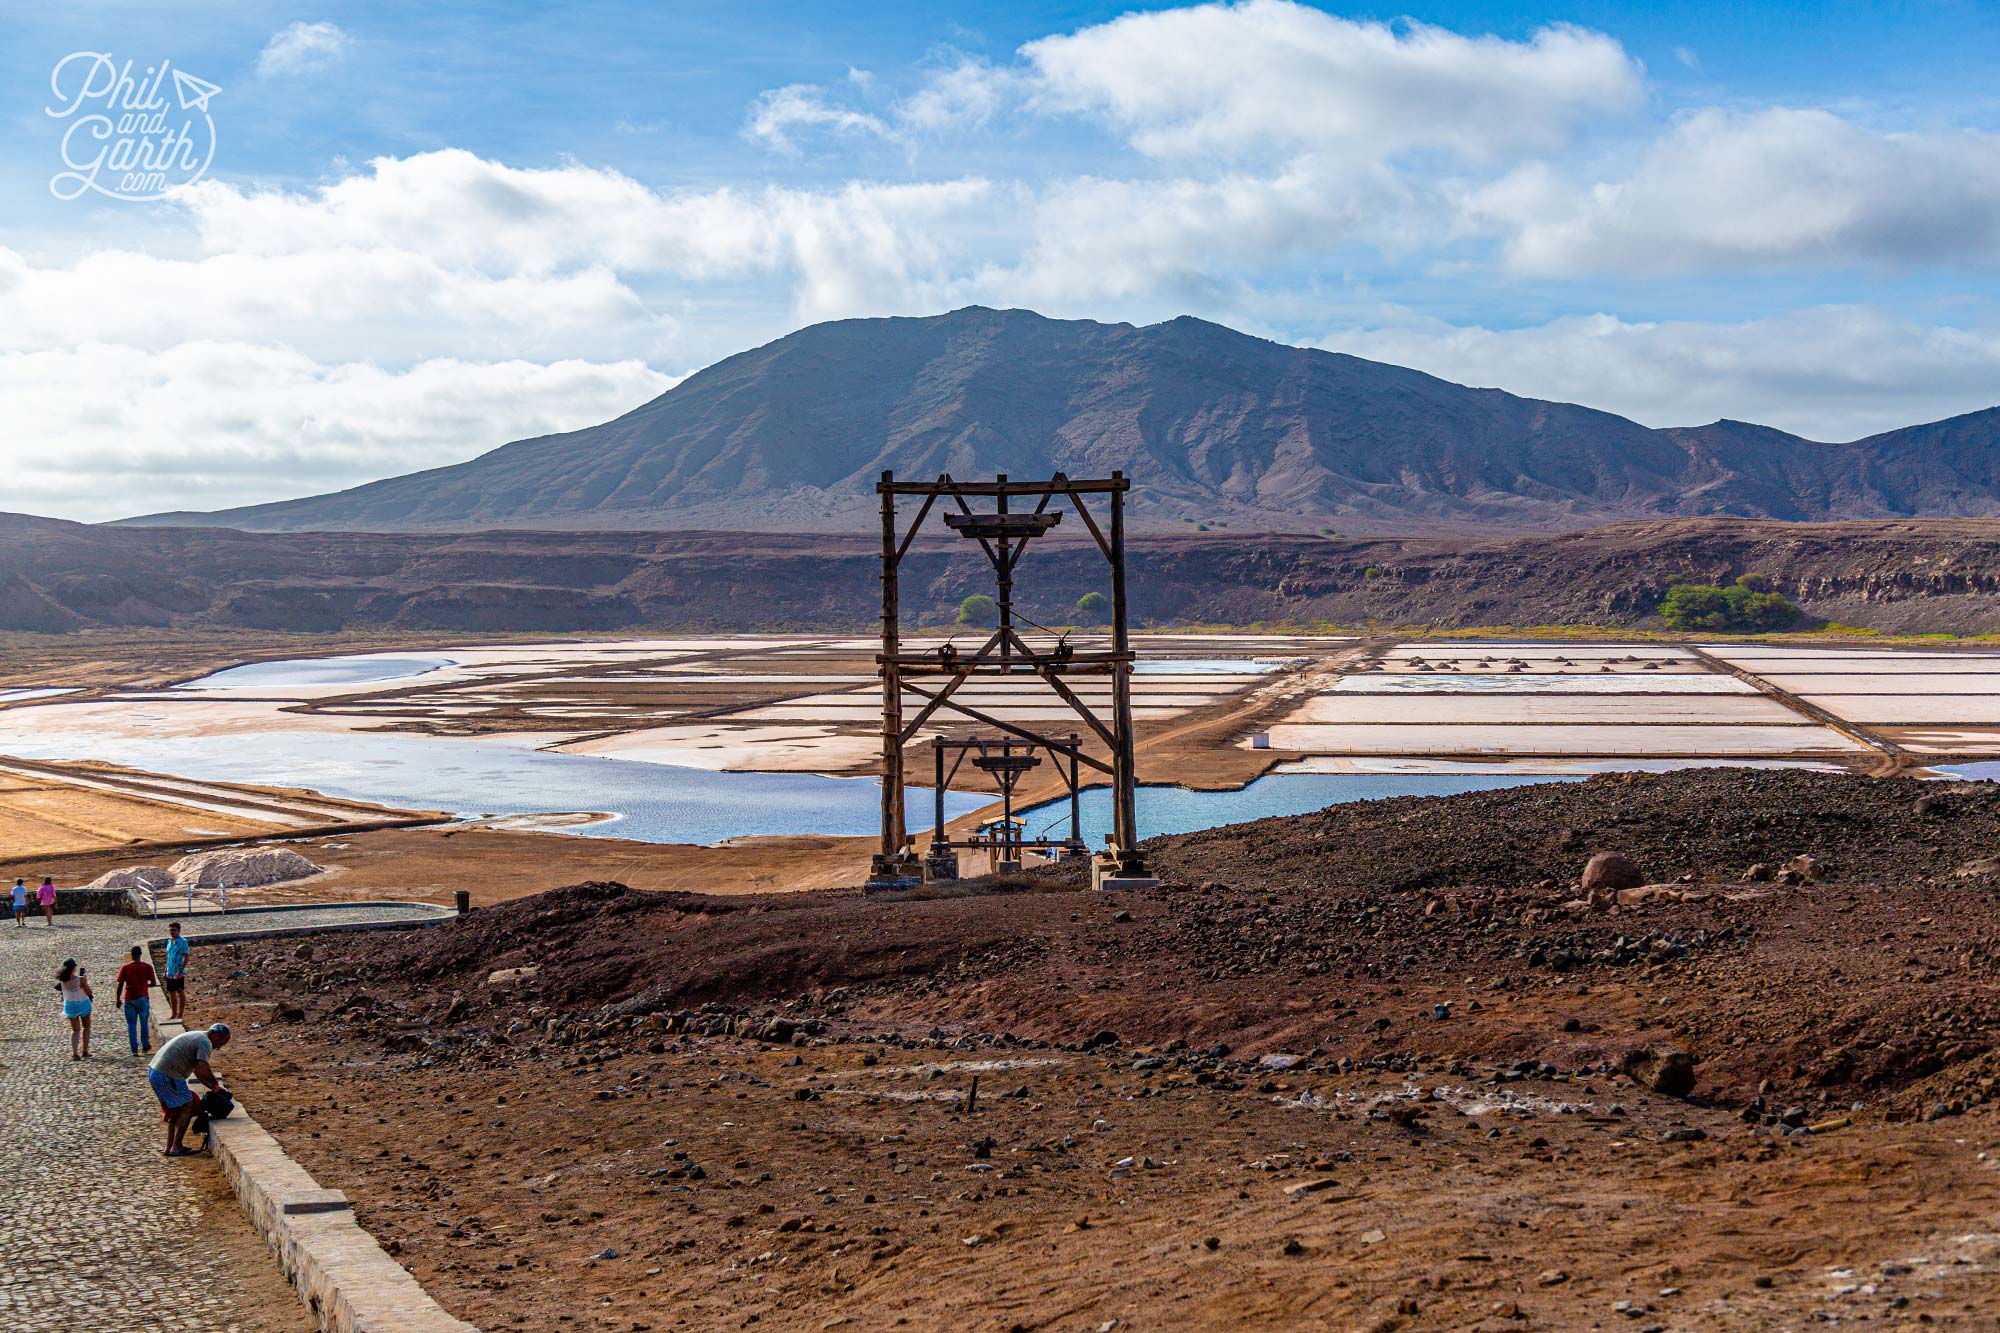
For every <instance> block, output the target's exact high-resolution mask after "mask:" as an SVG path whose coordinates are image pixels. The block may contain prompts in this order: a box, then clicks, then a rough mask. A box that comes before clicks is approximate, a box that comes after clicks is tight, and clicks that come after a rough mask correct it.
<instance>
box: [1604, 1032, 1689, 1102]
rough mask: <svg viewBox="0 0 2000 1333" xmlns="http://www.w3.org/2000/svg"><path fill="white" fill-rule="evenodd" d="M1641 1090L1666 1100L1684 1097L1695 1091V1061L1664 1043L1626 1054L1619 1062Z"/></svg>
mask: <svg viewBox="0 0 2000 1333" xmlns="http://www.w3.org/2000/svg"><path fill="white" fill-rule="evenodd" d="M1620 1065H1621V1067H1622V1068H1623V1069H1624V1071H1625V1072H1626V1073H1627V1074H1629V1075H1630V1076H1631V1077H1632V1079H1633V1081H1634V1082H1636V1083H1638V1084H1639V1086H1640V1087H1642V1088H1645V1089H1647V1090H1648V1091H1651V1092H1657V1093H1659V1094H1660V1095H1661V1096H1663V1097H1685V1096H1687V1095H1688V1094H1689V1093H1690V1092H1693V1091H1694V1057H1693V1056H1692V1055H1690V1054H1688V1053H1687V1052H1686V1051H1684V1050H1682V1049H1681V1048H1680V1047H1678V1046H1670V1045H1667V1044H1666V1043H1664V1042H1661V1043H1656V1044H1654V1045H1652V1046H1642V1047H1639V1048H1638V1049H1637V1050H1632V1051H1627V1052H1626V1053H1625V1058H1624V1059H1623V1060H1622V1061H1621V1062H1620Z"/></svg>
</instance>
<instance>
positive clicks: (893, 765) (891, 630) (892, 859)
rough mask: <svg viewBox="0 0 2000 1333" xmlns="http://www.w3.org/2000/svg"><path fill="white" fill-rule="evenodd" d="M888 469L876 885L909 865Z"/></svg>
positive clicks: (900, 875) (887, 883)
mask: <svg viewBox="0 0 2000 1333" xmlns="http://www.w3.org/2000/svg"><path fill="white" fill-rule="evenodd" d="M894 480H895V474H894V473H893V472H884V473H883V474H882V657H881V662H880V670H881V673H882V849H881V851H880V852H878V853H877V854H876V856H875V860H874V865H873V866H872V867H871V869H870V872H869V875H868V882H869V884H870V885H873V886H876V887H879V888H891V887H897V886H899V885H901V884H903V883H906V882H908V881H909V880H910V879H911V878H912V876H911V874H910V869H911V867H910V866H909V865H908V860H909V858H907V857H906V856H905V854H904V850H903V848H904V844H905V843H906V842H907V841H908V840H909V830H908V826H907V825H906V824H905V822H904V818H903V787H904V783H903V669H902V667H901V666H900V665H899V664H898V662H897V657H898V655H899V654H900V653H901V652H902V646H903V643H902V630H901V627H900V625H899V623H898V608H897V597H896V589H897V579H896V574H897V568H898V566H899V565H901V564H902V549H901V547H900V546H899V544H898V543H897V541H896V496H895V494H894V492H892V491H890V490H889V484H890V483H891V482H893V481H894Z"/></svg>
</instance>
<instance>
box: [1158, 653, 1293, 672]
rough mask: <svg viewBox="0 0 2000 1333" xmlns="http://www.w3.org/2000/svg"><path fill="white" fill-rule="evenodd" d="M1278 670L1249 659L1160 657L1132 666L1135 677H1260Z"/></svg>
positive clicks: (1273, 663)
mask: <svg viewBox="0 0 2000 1333" xmlns="http://www.w3.org/2000/svg"><path fill="white" fill-rule="evenodd" d="M1277 669H1278V663H1276V662H1259V661H1253V660H1251V659H1250V658H1247V657H1180V658H1172V657H1159V658H1147V659H1144V660H1142V661H1138V662H1134V663H1133V664H1132V674H1133V675H1135V676H1259V675H1263V674H1264V673H1266V672H1270V671H1276V670H1277Z"/></svg>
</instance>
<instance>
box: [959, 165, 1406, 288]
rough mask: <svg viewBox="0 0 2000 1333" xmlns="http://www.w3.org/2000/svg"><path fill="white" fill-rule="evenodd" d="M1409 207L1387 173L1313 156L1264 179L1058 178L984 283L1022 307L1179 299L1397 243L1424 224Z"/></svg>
mask: <svg viewBox="0 0 2000 1333" xmlns="http://www.w3.org/2000/svg"><path fill="white" fill-rule="evenodd" d="M1411 204H1412V201H1411V199H1410V197H1409V195H1408V193H1407V191H1406V190H1405V188H1404V187H1403V185H1402V184H1401V183H1400V182H1399V181H1398V179H1397V178H1396V176H1395V175H1394V174H1393V173H1391V172H1389V171H1387V170H1386V169H1371V170H1367V171H1353V170H1331V169H1328V167H1327V166H1326V164H1325V163H1324V162H1323V161H1321V160H1319V159H1312V158H1307V159H1301V160H1299V161H1298V162H1295V163H1292V164H1291V165H1289V166H1287V167H1285V168H1282V169H1280V170H1277V171H1275V172H1273V173H1272V174H1270V175H1259V174H1255V173H1235V174H1230V175H1224V176H1217V177H1212V178H1173V179H1167V180H1093V179H1082V180H1073V181H1065V182H1062V183H1059V184H1056V185H1053V186H1051V187H1049V188H1048V189H1047V190H1046V192H1045V193H1044V194H1043V195H1042V196H1041V197H1040V198H1039V199H1038V200H1037V202H1036V207H1035V218H1034V237H1033V240H1032V242H1031V244H1030V245H1029V247H1028V249H1027V252H1026V253H1025V255H1023V257H1022V259H1021V261H1020V263H1019V264H1018V266H1016V267H1014V268H1012V269H1009V270H1007V271H1005V272H1004V273H987V274H984V275H982V279H981V281H982V283H983V284H984V285H985V286H986V287H988V288H992V289H998V290H1000V291H1003V292H1004V293H1006V294H1005V295H1004V296H1003V297H1001V299H1009V300H1011V299H1021V300H1027V301H1030V302H1057V301H1060V302H1073V301H1075V300H1077V299H1079V298H1093V297H1112V298H1123V297H1134V296H1144V295H1147V294H1150V293H1153V292H1156V291H1158V290H1160V289H1161V288H1163V287H1164V288H1166V289H1167V290H1169V291H1173V290H1176V289H1178V290H1181V291H1183V292H1185V291H1188V290H1192V289H1198V288H1200V287H1202V286H1205V285H1206V284H1208V283H1209V282H1211V281H1215V280H1219V279H1222V278H1224V277H1226V276H1229V275H1235V274H1241V273H1244V272H1246V271H1256V270H1260V269H1264V268H1267V267H1270V266H1273V265H1277V264H1282V263H1284V262H1286V261H1288V260H1294V259H1307V258H1310V257H1314V256H1319V255H1324V254H1326V253H1328V252H1330V251H1332V250H1334V249H1336V248H1337V247H1339V246H1340V245H1341V244H1342V243H1344V242H1347V241H1350V240H1355V239H1358V238H1366V239H1370V240H1374V241H1376V242H1378V243H1381V244H1384V245H1389V244H1401V243H1405V242H1406V241H1407V240H1408V239H1409V238H1410V235H1411V232H1410V231H1408V230H1405V229H1406V228H1412V229H1413V228H1417V227H1420V226H1421V225H1422V224H1421V222H1420V220H1418V219H1417V218H1416V216H1415V214H1416V210H1415V209H1414V208H1413V207H1412V206H1411Z"/></svg>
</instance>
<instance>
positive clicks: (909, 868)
mask: <svg viewBox="0 0 2000 1333" xmlns="http://www.w3.org/2000/svg"><path fill="white" fill-rule="evenodd" d="M923 882H924V866H923V862H921V861H919V860H918V859H917V857H916V854H915V853H914V852H904V853H903V854H902V855H900V856H884V855H882V854H881V853H880V852H877V853H876V854H875V855H874V856H873V857H872V858H870V860H869V863H868V882H867V883H865V884H863V885H862V886H861V891H862V892H863V893H866V894H877V893H901V892H903V891H905V890H907V889H915V888H921V887H922V886H923Z"/></svg>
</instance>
